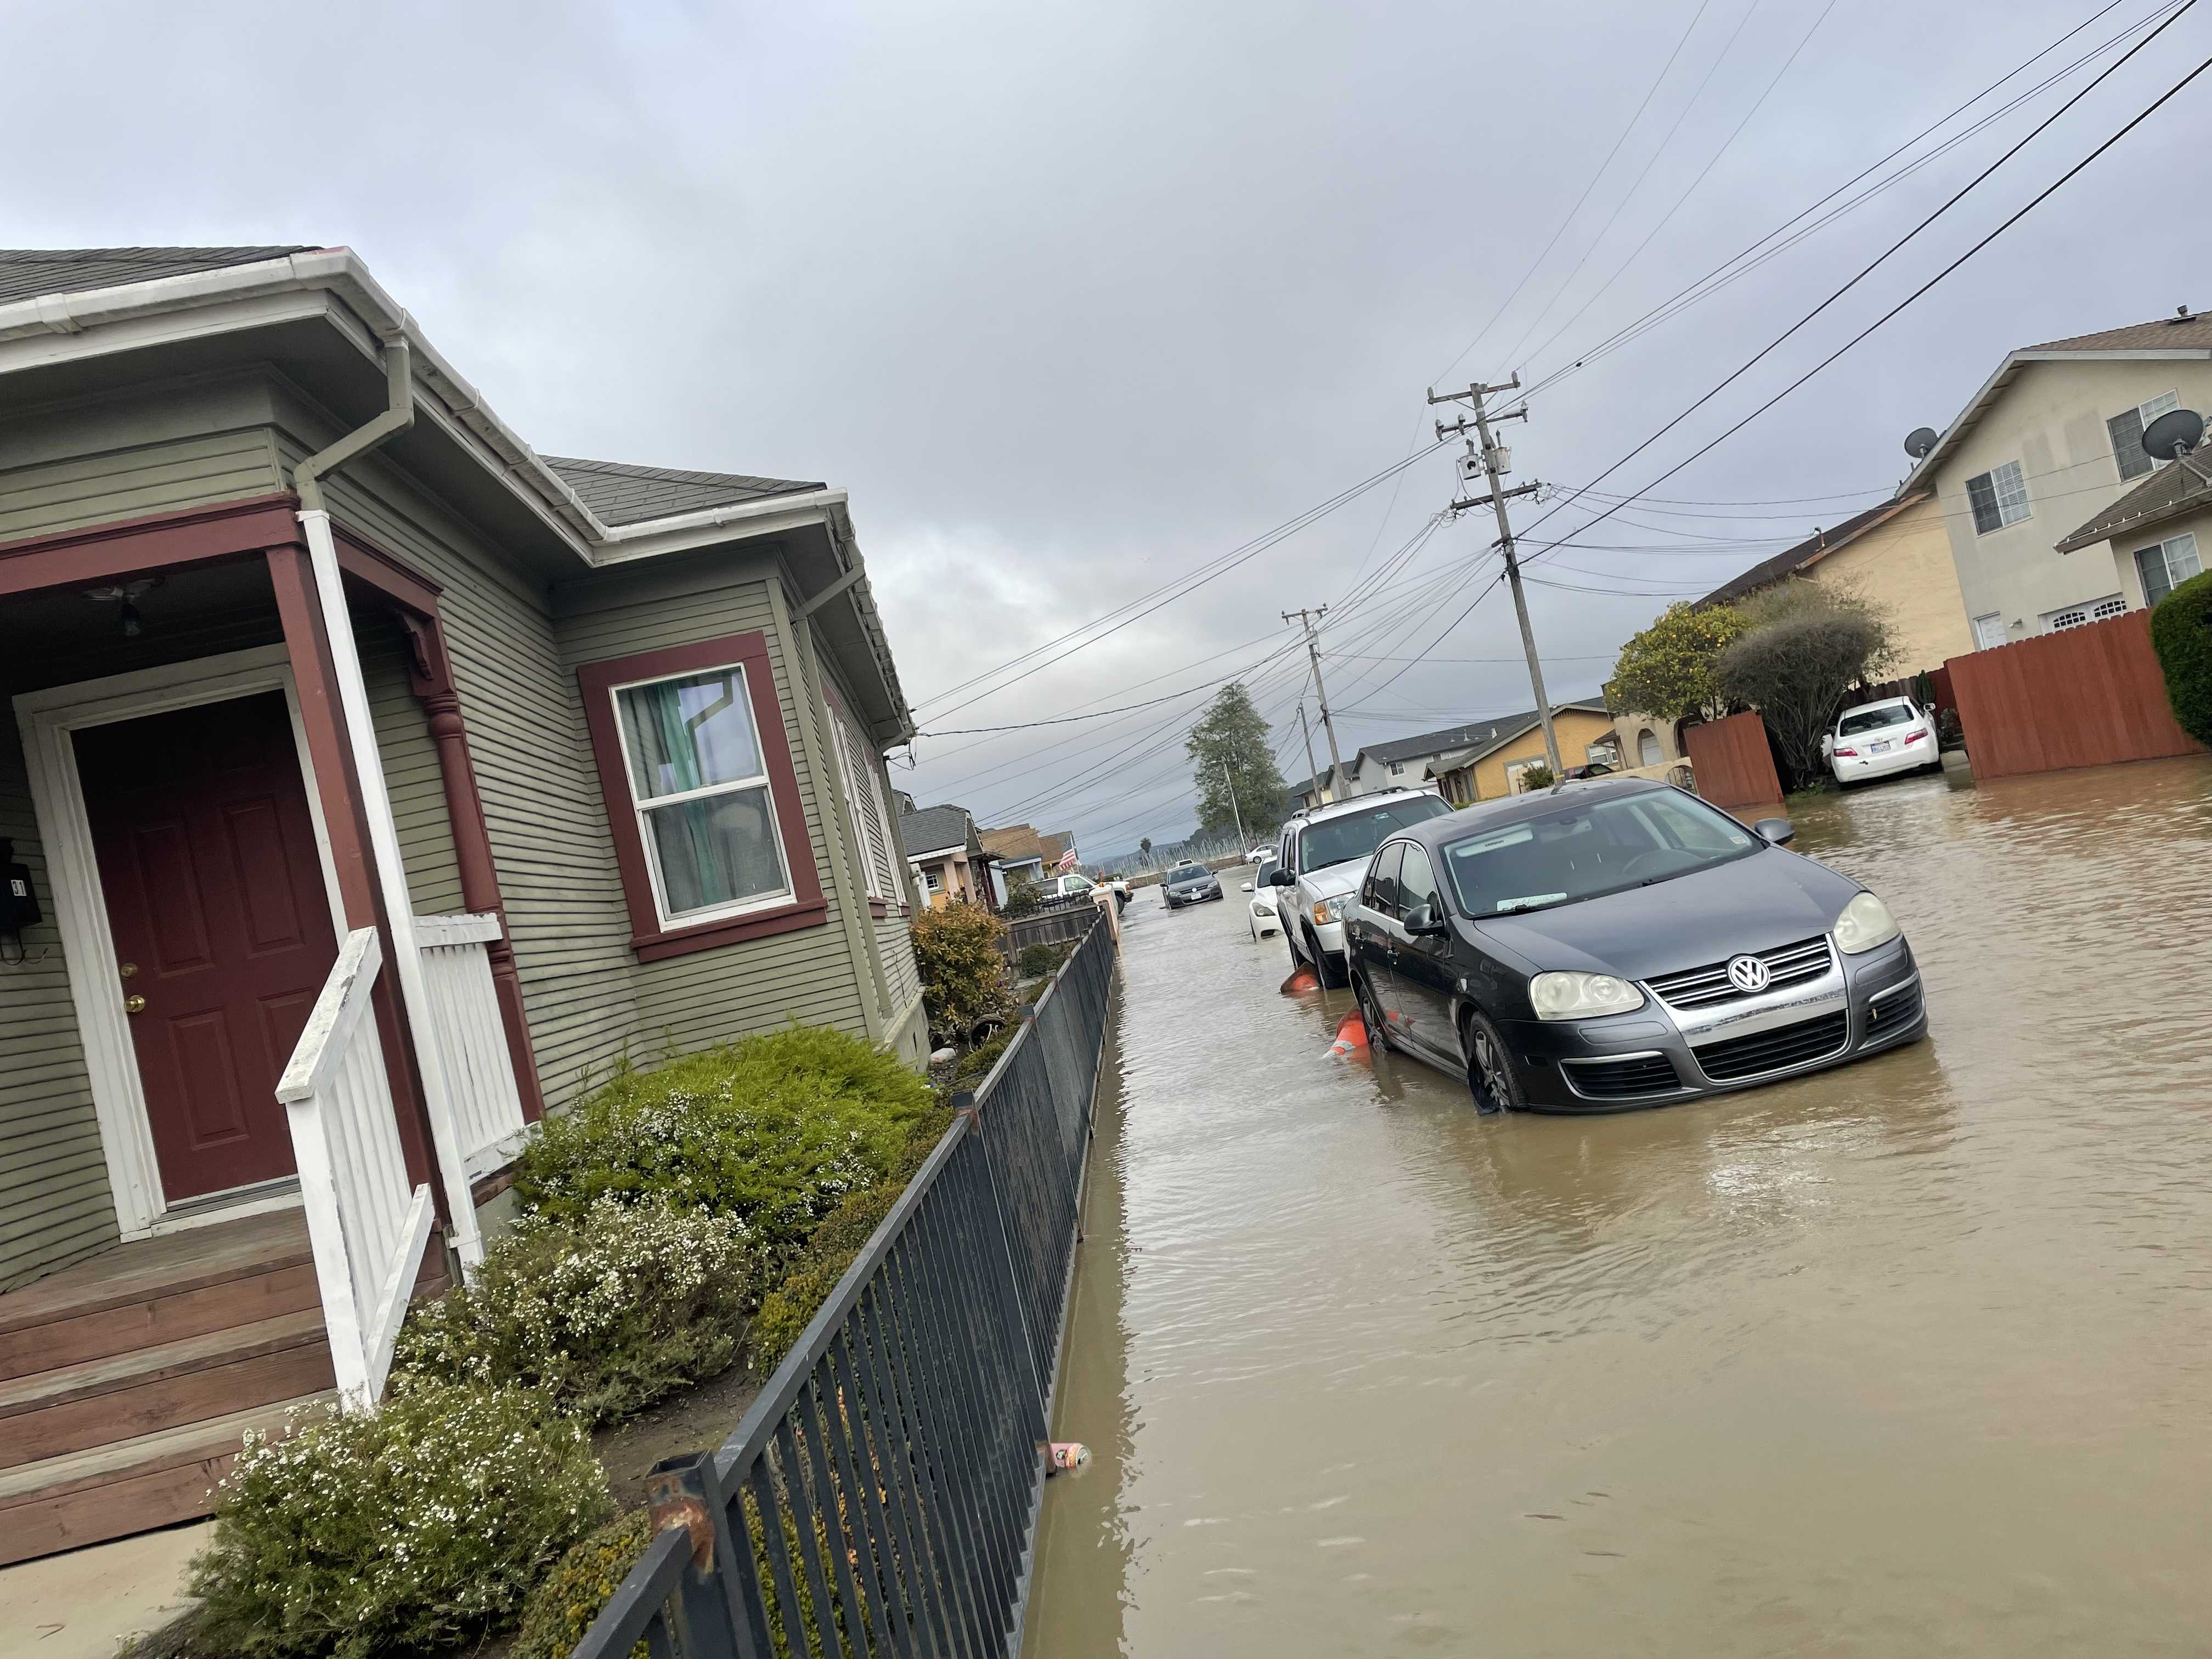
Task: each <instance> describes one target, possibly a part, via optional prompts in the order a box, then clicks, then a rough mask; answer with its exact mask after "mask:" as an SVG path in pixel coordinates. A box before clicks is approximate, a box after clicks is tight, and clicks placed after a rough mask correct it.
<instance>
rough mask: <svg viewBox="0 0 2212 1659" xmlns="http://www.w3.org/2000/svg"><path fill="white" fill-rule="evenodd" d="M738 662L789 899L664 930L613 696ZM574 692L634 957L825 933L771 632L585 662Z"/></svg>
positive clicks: (824, 909) (825, 909)
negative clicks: (624, 688) (809, 931)
mask: <svg viewBox="0 0 2212 1659" xmlns="http://www.w3.org/2000/svg"><path fill="white" fill-rule="evenodd" d="M733 663H734V664H737V665H740V666H742V667H743V668H744V671H745V693H746V696H748V697H749V698H750V701H751V702H752V709H753V725H754V726H755V728H756V729H757V731H758V732H759V733H760V744H761V758H762V760H763V762H764V763H766V764H767V767H768V781H769V794H770V795H771V796H772V797H773V798H774V799H775V821H776V827H777V829H780V830H781V832H782V835H783V854H784V860H785V861H786V863H787V865H788V866H789V868H790V872H791V900H790V902H788V903H786V904H781V905H778V906H777V907H776V908H774V909H772V910H754V911H750V912H749V913H747V914H746V915H741V916H725V917H722V918H720V919H719V920H716V921H702V922H697V923H694V924H692V925H691V926H689V927H683V926H678V927H662V926H661V925H660V913H659V911H658V910H657V909H656V908H654V906H653V877H652V874H651V872H650V871H649V870H648V868H647V864H646V853H645V839H644V837H643V836H641V835H639V833H638V828H637V806H636V803H635V801H633V800H632V799H630V793H629V769H628V768H627V767H625V766H624V765H623V751H622V731H621V727H620V725H619V723H618V722H617V720H616V718H615V700H614V696H613V692H614V688H615V687H617V685H629V684H635V682H636V681H639V680H655V679H665V678H668V677H670V676H671V675H675V674H696V673H700V672H702V671H705V670H707V669H709V668H726V667H728V666H730V665H732V664H733ZM576 684H578V686H580V688H581V689H582V691H583V696H584V723H585V725H586V727H587V728H588V729H589V730H590V732H591V734H592V759H593V761H594V762H596V763H598V766H599V790H600V793H601V795H602V796H603V797H604V798H605V801H606V805H607V827H608V828H609V829H611V830H612V831H613V833H614V842H615V867H616V869H617V872H619V873H620V875H621V877H622V887H623V902H624V903H625V904H626V905H628V907H629V927H630V940H629V943H630V949H631V950H633V951H636V952H637V959H638V960H639V961H640V962H659V961H661V960H663V959H664V958H666V957H681V956H689V955H690V954H691V952H693V951H712V950H715V949H717V948H719V947H720V946H721V945H737V944H740V943H742V942H743V941H744V940H746V939H766V938H768V937H769V936H770V935H772V934H775V933H792V932H794V931H796V930H797V929H799V928H801V927H821V926H822V925H823V923H824V922H826V921H829V903H828V902H827V901H825V900H824V899H823V896H822V878H821V876H820V873H819V872H817V870H816V869H815V867H814V843H813V842H811V840H809V839H808V837H807V834H806V811H805V806H804V805H803V804H802V803H801V801H800V799H799V773H798V771H797V770H796V769H794V768H793V765H792V763H791V739H790V737H789V736H788V734H787V733H786V732H785V731H784V727H783V708H782V707H781V704H780V703H779V702H777V700H776V695H775V672H774V671H773V670H771V669H770V667H769V659H768V635H766V634H764V633H761V632H758V631H756V632H753V633H750V634H726V635H722V636H721V637H720V638H718V639H712V640H696V641H693V642H692V643H690V644H689V645H671V646H668V647H664V648H663V649H661V650H659V651H640V652H636V653H633V654H632V655H629V656H627V657H609V658H607V659H605V660H604V661H601V662H592V663H586V664H584V665H582V666H581V667H580V668H578V669H577V670H576Z"/></svg>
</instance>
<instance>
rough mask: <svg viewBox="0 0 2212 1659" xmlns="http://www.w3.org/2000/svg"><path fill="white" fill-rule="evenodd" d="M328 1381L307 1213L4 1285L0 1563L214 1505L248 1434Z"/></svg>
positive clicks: (228, 1225)
mask: <svg viewBox="0 0 2212 1659" xmlns="http://www.w3.org/2000/svg"><path fill="white" fill-rule="evenodd" d="M330 1387H331V1356H330V1346H329V1344H328V1342H327V1341H326V1340H325V1337H324V1334H323V1316H322V1306H321V1302H320V1299H319V1296H318V1293H317V1289H316V1283H315V1270H314V1263H313V1257H312V1255H311V1253H310V1251H309V1249H308V1245H307V1224H306V1222H305V1221H304V1219H303V1218H301V1214H300V1212H298V1211H296V1210H288V1211H281V1212H276V1213H273V1214H269V1215H260V1216H252V1217H249V1218H246V1219H243V1220H240V1221H232V1222H223V1223H219V1224H217V1225H212V1226H207V1227H198V1228H192V1229H189V1230H186V1231H182V1232H178V1233H172V1234H169V1235H167V1237H161V1238H156V1239H148V1240H144V1241H142V1242H138V1243H130V1244H122V1245H118V1246H117V1247H116V1248H115V1249H111V1250H108V1251H106V1252H104V1253H102V1254H101V1255H96V1256H94V1257H93V1258H92V1259H90V1260H89V1261H81V1262H79V1263H77V1264H76V1266H75V1267H69V1268H66V1269H64V1271H63V1272H61V1273H55V1274H54V1275H52V1277H51V1278H47V1279H40V1280H39V1281H38V1282H36V1283H35V1284H32V1285H26V1286H25V1287H24V1288H22V1289H21V1290H19V1291H10V1292H9V1293H8V1294H7V1295H4V1296H0V1564H4V1563H6V1562H10V1561H21V1560H24V1559H28V1558H30V1557H32V1556H38V1555H47V1554H52V1553H54V1552H56V1551H58V1550H65V1549H71V1548H75V1547H77V1546H78V1545H81V1544H89V1543H96V1542H98V1541H100V1540H102V1539H107V1538H118V1537H122V1536H124V1535H125V1534H130V1533H134V1532H144V1531H148V1530H149V1529H151V1528H155V1527H161V1526H167V1525H168V1524H170V1523H171V1522H177V1521H183V1520H188V1519H191V1517H192V1516H198V1515H204V1514H205V1513H206V1512H207V1495H208V1489H209V1488H210V1487H211V1486H213V1485H214V1484H215V1483H216V1480H220V1479H221V1478H222V1475H223V1474H224V1473H225V1472H226V1471H227V1470H228V1468H229V1467H230V1464H231V1462H232V1461H233V1459H234V1457H235V1456H236V1455H237V1452H238V1449H239V1444H240V1437H241V1435H242V1434H243V1432H244V1431H246V1430H247V1429H249V1428H260V1429H271V1428H276V1427H279V1426H281V1425H282V1424H283V1419H284V1414H285V1413H286V1411H287V1410H288V1409H289V1407H293V1406H295V1405H298V1404H301V1403H302V1402H306V1401H313V1400H315V1399H318V1398H320V1397H325V1396H326V1395H327V1394H328V1391H329V1389H330Z"/></svg>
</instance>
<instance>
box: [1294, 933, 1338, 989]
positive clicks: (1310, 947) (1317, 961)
mask: <svg viewBox="0 0 2212 1659" xmlns="http://www.w3.org/2000/svg"><path fill="white" fill-rule="evenodd" d="M1302 931H1304V933H1305V936H1306V950H1307V951H1308V953H1309V954H1310V955H1311V956H1312V957H1313V966H1314V972H1315V973H1316V975H1319V976H1320V979H1321V982H1322V986H1323V987H1325V988H1326V989H1328V990H1331V991H1341V990H1342V989H1343V988H1344V969H1341V968H1340V967H1338V966H1337V965H1336V964H1335V963H1333V962H1331V961H1330V960H1329V959H1328V951H1324V950H1322V948H1321V939H1320V938H1319V937H1318V936H1317V935H1316V933H1314V931H1313V929H1312V928H1310V927H1308V928H1304V930H1302Z"/></svg>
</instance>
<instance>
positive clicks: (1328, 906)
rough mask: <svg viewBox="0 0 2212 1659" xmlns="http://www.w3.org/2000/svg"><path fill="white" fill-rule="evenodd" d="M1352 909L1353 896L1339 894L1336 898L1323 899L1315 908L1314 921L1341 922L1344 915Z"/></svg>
mask: <svg viewBox="0 0 2212 1659" xmlns="http://www.w3.org/2000/svg"><path fill="white" fill-rule="evenodd" d="M1350 908H1352V895H1351V894H1349V893H1339V894H1338V895H1337V896H1335V897H1334V898H1328V899H1323V900H1322V902H1320V903H1318V904H1316V905H1315V906H1314V908H1313V919H1314V920H1315V921H1317V922H1323V923H1327V922H1332V921H1343V920H1344V913H1345V912H1346V910H1349V909H1350Z"/></svg>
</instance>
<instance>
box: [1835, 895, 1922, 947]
mask: <svg viewBox="0 0 2212 1659" xmlns="http://www.w3.org/2000/svg"><path fill="white" fill-rule="evenodd" d="M1904 931H1905V930H1904V929H1903V928H1902V927H1899V926H1898V925H1897V918H1896V917H1895V916H1893V915H1890V914H1889V907H1888V906H1887V904H1884V903H1883V902H1881V900H1880V899H1878V898H1876V897H1875V896H1874V895H1873V894H1872V893H1861V894H1860V895H1859V896H1857V898H1855V899H1853V900H1852V901H1851V902H1850V903H1849V904H1846V905H1845V906H1844V914H1843V915H1840V916H1838V917H1837V918H1836V927H1835V934H1836V949H1838V951H1842V952H1843V953H1844V955H1845V956H1847V957H1855V956H1857V955H1858V954H1859V952H1861V951H1871V950H1873V949H1874V948H1875V945H1887V944H1888V943H1889V942H1890V940H1892V939H1895V938H1896V937H1897V936H1898V935H1899V933H1903V932H1904Z"/></svg>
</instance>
